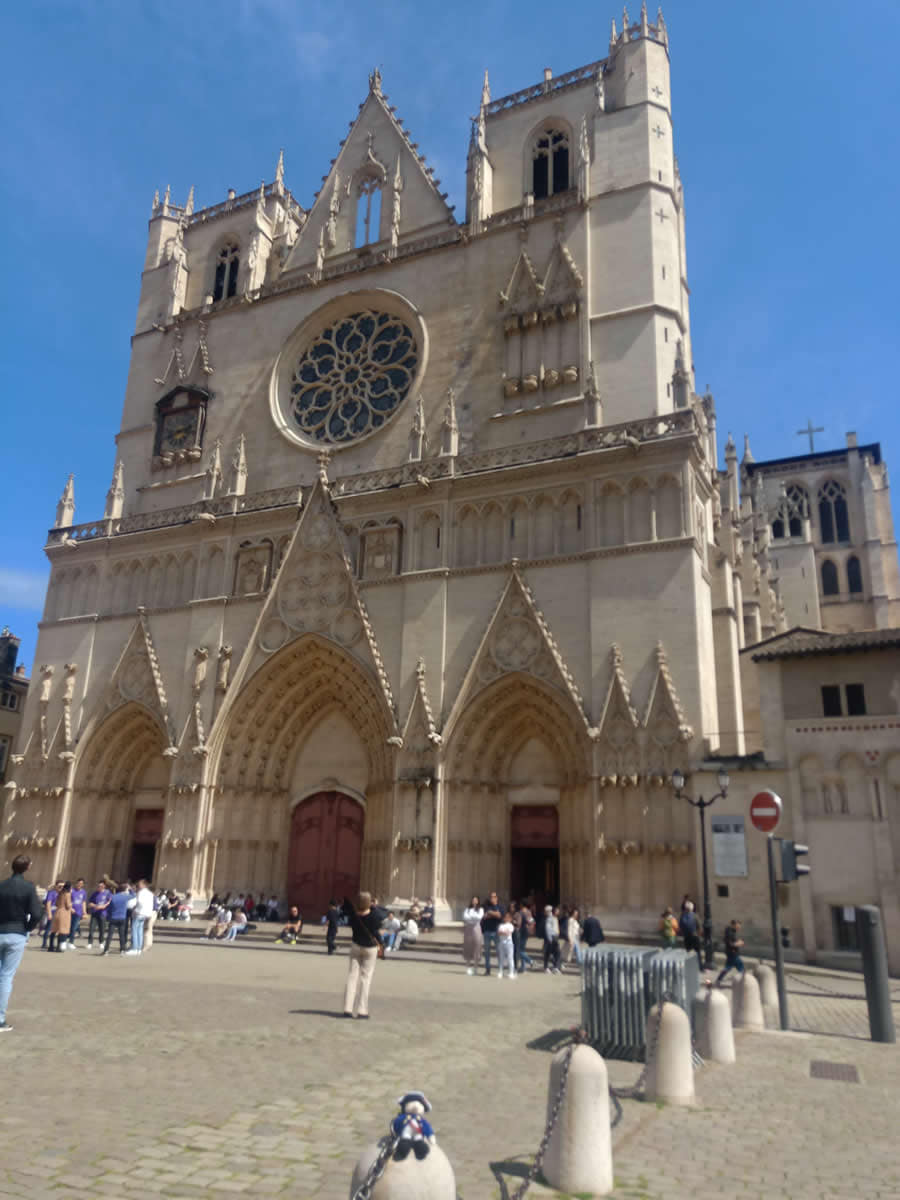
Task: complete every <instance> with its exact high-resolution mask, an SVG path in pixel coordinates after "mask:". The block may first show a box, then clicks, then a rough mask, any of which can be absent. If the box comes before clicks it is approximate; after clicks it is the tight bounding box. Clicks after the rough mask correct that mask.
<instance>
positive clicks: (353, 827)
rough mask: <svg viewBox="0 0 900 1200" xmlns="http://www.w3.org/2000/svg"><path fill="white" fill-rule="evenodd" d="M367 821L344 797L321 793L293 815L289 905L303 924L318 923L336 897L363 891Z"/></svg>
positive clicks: (309, 799) (336, 794)
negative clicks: (329, 902) (365, 825)
mask: <svg viewBox="0 0 900 1200" xmlns="http://www.w3.org/2000/svg"><path fill="white" fill-rule="evenodd" d="M364 823H365V817H364V814H363V810H362V806H361V805H360V804H358V803H357V801H356V800H352V799H351V798H350V797H349V796H345V795H344V794H343V793H342V792H317V793H316V795H314V796H307V798H306V799H305V800H301V802H300V803H299V804H298V805H297V807H296V808H295V809H294V814H293V817H292V818H291V848H290V853H289V855H288V903H289V904H296V905H297V907H298V908H299V909H300V912H301V914H302V915H303V919H304V920H305V921H317V920H318V919H319V917H321V916H322V915H323V913H325V912H326V911H327V909H328V901H329V900H330V899H331V897H332V896H334V897H335V898H336V899H337V901H338V903H340V901H341V899H342V898H343V897H344V896H350V897H351V898H352V897H353V896H354V895H355V894H356V893H357V892H358V891H359V867H360V859H361V856H362V840H363V827H364Z"/></svg>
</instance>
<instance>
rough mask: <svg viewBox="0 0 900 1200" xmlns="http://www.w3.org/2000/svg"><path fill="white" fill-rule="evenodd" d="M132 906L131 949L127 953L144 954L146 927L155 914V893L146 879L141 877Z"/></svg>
mask: <svg viewBox="0 0 900 1200" xmlns="http://www.w3.org/2000/svg"><path fill="white" fill-rule="evenodd" d="M130 908H131V949H130V950H126V951H125V953H126V954H142V953H143V951H144V927H145V926H146V924H147V921H148V920H149V919H150V917H152V916H153V893H152V892H151V891H150V889H149V888H148V887H147V880H146V879H139V880H138V885H137V891H136V892H135V894H134V903H133V904H132V905H130Z"/></svg>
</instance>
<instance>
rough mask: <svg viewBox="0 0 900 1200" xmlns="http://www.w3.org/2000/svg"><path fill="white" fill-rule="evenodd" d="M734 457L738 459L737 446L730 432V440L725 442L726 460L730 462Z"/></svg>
mask: <svg viewBox="0 0 900 1200" xmlns="http://www.w3.org/2000/svg"><path fill="white" fill-rule="evenodd" d="M732 459H734V460H735V462H736V461H737V446H736V445H735V444H734V438H733V437H732V436H731V434H730V433H729V435H728V441H727V442H726V443H725V461H726V462H730V461H731V460H732Z"/></svg>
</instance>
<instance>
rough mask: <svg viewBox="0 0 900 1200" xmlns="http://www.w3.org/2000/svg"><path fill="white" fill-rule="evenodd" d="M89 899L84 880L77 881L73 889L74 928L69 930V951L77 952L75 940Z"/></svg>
mask: <svg viewBox="0 0 900 1200" xmlns="http://www.w3.org/2000/svg"><path fill="white" fill-rule="evenodd" d="M86 899H87V892H86V891H85V887H84V880H83V879H76V881H75V886H74V887H73V888H72V928H71V929H70V930H69V949H70V950H77V949H78V947H77V946H76V945H75V938H76V935H77V934H78V930H79V928H80V926H81V919H82V917H83V916H84V905H85V901H86Z"/></svg>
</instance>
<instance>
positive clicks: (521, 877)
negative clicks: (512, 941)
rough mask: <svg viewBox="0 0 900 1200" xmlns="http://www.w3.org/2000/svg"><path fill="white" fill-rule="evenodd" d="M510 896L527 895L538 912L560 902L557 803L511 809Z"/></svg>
mask: <svg viewBox="0 0 900 1200" xmlns="http://www.w3.org/2000/svg"><path fill="white" fill-rule="evenodd" d="M509 824H510V830H509V889H510V890H509V894H510V898H511V899H513V900H520V899H524V898H525V897H526V896H527V897H529V898H530V899H532V900H533V901H534V904H535V906H536V910H537V911H538V912H540V911H541V909H542V908H543V906H544V905H545V904H558V903H559V810H558V809H557V807H556V805H555V804H515V805H513V807H512V808H511V809H510V822H509Z"/></svg>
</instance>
